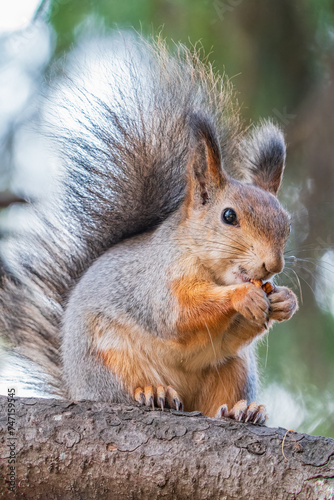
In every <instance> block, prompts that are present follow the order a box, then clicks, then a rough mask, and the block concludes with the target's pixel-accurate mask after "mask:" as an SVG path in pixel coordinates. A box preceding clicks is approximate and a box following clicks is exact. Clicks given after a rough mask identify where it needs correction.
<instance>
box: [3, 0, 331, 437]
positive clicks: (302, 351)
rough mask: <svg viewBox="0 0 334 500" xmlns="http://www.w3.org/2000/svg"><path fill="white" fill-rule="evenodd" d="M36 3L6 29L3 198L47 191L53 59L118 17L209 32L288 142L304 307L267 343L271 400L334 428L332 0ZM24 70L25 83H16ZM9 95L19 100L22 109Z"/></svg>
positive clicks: (218, 55) (213, 45)
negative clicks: (44, 147) (45, 150)
mask: <svg viewBox="0 0 334 500" xmlns="http://www.w3.org/2000/svg"><path fill="white" fill-rule="evenodd" d="M35 4H36V5H35V14H34V15H30V17H29V16H28V15H27V16H26V18H25V20H24V21H22V26H16V27H14V28H11V29H8V30H7V31H6V30H4V31H3V33H2V34H0V50H1V54H2V55H4V57H3V58H2V61H1V63H0V64H1V70H2V77H0V93H1V94H0V95H1V96H2V97H0V105H1V103H2V104H3V107H2V111H3V110H5V111H3V112H2V119H0V154H1V156H0V158H1V165H0V168H1V170H0V175H1V183H0V190H1V191H2V197H1V199H2V205H3V206H5V205H7V204H8V202H9V201H12V199H15V197H23V198H25V199H29V198H34V197H36V196H38V193H39V191H38V190H41V189H42V188H41V187H40V185H39V184H38V182H35V181H36V179H38V180H40V178H44V175H45V174H44V173H43V172H42V173H41V170H39V172H38V173H36V172H35V173H34V168H33V167H32V166H31V165H34V158H35V156H34V155H35V152H31V153H29V148H28V149H27V146H26V143H27V142H29V141H27V138H26V140H25V141H23V139H22V137H24V134H23V132H22V130H24V127H27V124H28V127H29V124H30V123H32V122H34V126H36V116H38V106H39V104H38V103H39V97H38V96H39V94H40V91H41V88H43V87H44V86H46V85H47V83H48V82H49V81H50V80H51V81H53V80H55V79H57V66H55V65H54V63H55V61H58V60H59V59H62V58H64V56H65V57H66V54H67V53H68V52H69V51H71V50H72V49H73V48H74V47H75V46H76V44H77V43H79V42H80V41H82V40H83V39H85V38H86V37H90V36H94V35H96V34H102V33H107V32H108V31H109V30H110V29H113V28H115V27H118V28H124V27H125V28H129V27H134V28H135V29H137V30H138V31H141V32H142V33H144V34H152V33H153V34H154V33H157V32H159V31H160V30H162V33H163V35H164V37H166V39H167V41H168V42H170V43H171V42H172V40H174V41H181V42H183V43H185V44H188V45H189V44H194V43H195V42H196V41H198V40H200V41H201V43H202V44H203V46H204V48H205V51H206V53H209V54H210V55H209V60H210V61H211V62H213V63H214V66H215V68H216V70H217V71H218V72H220V73H222V72H223V71H225V72H226V73H227V75H228V76H229V77H231V78H232V81H233V83H234V86H235V88H236V90H237V93H238V98H239V101H240V103H241V105H242V111H241V112H242V115H243V118H244V120H245V122H246V124H247V123H249V121H250V120H257V119H259V118H260V117H264V118H265V117H272V118H273V119H274V120H276V122H277V123H278V124H279V125H281V126H282V127H283V129H284V131H285V133H286V138H287V143H288V161H287V169H286V175H285V180H284V184H283V188H282V189H281V195H280V197H281V200H282V202H283V203H284V204H285V206H286V207H287V208H288V209H289V210H290V212H291V214H292V220H293V232H292V235H291V239H290V242H289V245H288V248H287V259H286V264H287V265H286V270H285V271H284V273H283V275H282V276H281V278H280V282H281V283H284V284H286V285H287V286H291V287H292V288H293V289H294V290H295V291H296V293H297V294H298V296H299V298H300V301H301V307H300V311H299V312H298V313H297V314H296V316H295V317H294V318H293V319H292V320H291V321H290V322H288V323H287V324H282V325H277V326H276V327H275V328H274V329H273V330H272V331H271V332H270V334H269V337H268V339H265V340H264V342H263V343H262V345H261V346H260V348H259V360H260V366H261V380H262V382H263V387H262V400H264V401H265V402H266V404H267V406H268V409H269V412H270V414H271V421H270V424H272V425H280V426H284V427H287V428H294V429H295V430H298V431H305V432H309V433H313V434H321V435H327V436H332V437H334V230H333V226H334V224H333V221H334V85H333V75H334V2H333V1H331V0H299V1H295V2H293V1H291V0H281V1H279V2H277V1H276V0H247V1H246V0H202V1H195V0H178V1H177V0H124V1H123V2H119V1H117V2H116V1H111V0H108V1H107V0H95V1H94V2H92V1H87V0H80V1H79V0H53V1H50V2H42V3H41V4H39V5H37V2H36V1H35ZM36 9H37V10H36ZM2 24H4V23H2ZM15 64H16V66H15V68H16V69H15V68H14V69H13V65H15ZM17 68H19V70H18V69H17ZM15 71H16V72H17V75H16V79H15V78H14V77H15ZM18 71H19V72H18ZM6 72H7V73H6ZM6 74H7V76H6ZM13 75H14V76H13ZM20 75H21V87H20V89H21V90H20V89H19V87H17V88H16V87H15V85H16V86H17V85H18V78H20ZM11 78H12V80H11ZM24 78H25V79H26V91H25V92H24V89H23V83H22V81H24ZM11 81H15V82H16V83H15V85H14V88H13V84H11ZM22 89H23V90H22ZM8 95H9V96H12V98H13V99H14V101H15V105H14V104H13V105H12V107H11V106H10V104H9V98H8ZM13 96H14V97H13ZM14 101H13V102H14ZM37 122H38V120H37ZM22 141H23V142H22ZM22 144H23V146H24V147H23V150H22V149H20V145H22ZM24 148H26V149H24ZM22 151H23V152H22ZM22 172H23V173H22ZM12 213H14V212H13V210H12V209H3V211H2V213H0V223H1V224H2V226H1V228H2V229H1V231H2V233H1V234H2V237H5V235H6V232H7V230H8V228H9V227H10V226H11V225H13V224H14V225H15V218H13V217H12ZM13 220H14V222H13ZM297 258H298V259H299V260H297Z"/></svg>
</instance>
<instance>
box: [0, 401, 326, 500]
mask: <svg viewBox="0 0 334 500" xmlns="http://www.w3.org/2000/svg"><path fill="white" fill-rule="evenodd" d="M0 408H1V410H0V411H1V414H0V416H1V428H0V440H1V443H2V451H1V458H2V459H3V460H1V466H0V477H1V481H0V496H2V497H3V498H8V499H9V498H24V499H30V498H31V499H34V500H38V499H43V500H45V499H46V498H47V499H58V498H61V499H63V500H66V499H69V498H71V499H72V498H73V499H79V498H80V499H82V500H83V499H87V500H88V499H89V500H93V499H99V500H103V499H108V500H110V499H117V500H122V499H129V498H135V499H139V498H141V499H150V500H151V499H160V498H164V499H175V498H177V499H191V500H196V499H209V498H210V499H211V498H219V499H243V498H247V499H255V498H256V499H257V500H258V499H259V500H260V499H266V500H267V499H268V498H273V499H275V500H280V499H282V500H283V499H284V500H286V499H297V498H298V499H314V500H315V499H320V498H322V499H330V498H333V491H334V440H333V439H330V438H321V437H320V438H319V437H314V436H308V435H305V434H298V433H295V432H289V433H288V434H286V431H285V430H284V429H281V428H278V429H272V428H268V427H264V426H259V425H252V424H241V423H238V422H234V421H231V420H229V419H221V420H217V419H213V418H207V417H204V416H202V415H201V414H200V413H198V412H193V413H182V412H176V411H164V412H161V411H158V410H154V411H153V410H151V409H148V408H140V407H136V406H135V407H133V406H125V405H110V404H107V403H95V402H94V403H92V402H87V401H83V402H80V403H71V402H68V401H62V400H55V399H33V398H19V399H15V401H14V407H12V406H10V403H9V400H7V398H6V397H1V398H0ZM12 408H14V410H15V411H14V412H13V411H12ZM8 415H9V417H10V418H12V419H13V420H8ZM8 423H9V424H13V425H12V426H11V425H9V427H8ZM10 432H12V433H13V434H12V435H11V434H10ZM284 437H285V439H284ZM283 440H284V443H283ZM282 443H283V444H284V448H282ZM13 451H14V453H15V464H14V465H15V468H14V473H15V484H16V493H15V496H14V493H10V492H8V487H9V482H8V479H9V478H10V477H12V478H13V473H12V476H9V475H8V474H9V472H10V469H9V467H10V464H9V463H8V460H10V458H11V456H13ZM284 455H285V457H286V459H285V458H284ZM5 478H6V481H5V480H4V479H5Z"/></svg>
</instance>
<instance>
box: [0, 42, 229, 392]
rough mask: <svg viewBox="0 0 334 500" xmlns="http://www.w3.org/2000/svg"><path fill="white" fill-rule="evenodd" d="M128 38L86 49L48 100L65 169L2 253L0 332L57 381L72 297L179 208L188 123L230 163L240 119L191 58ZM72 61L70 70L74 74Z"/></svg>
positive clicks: (225, 91) (221, 86)
mask: <svg viewBox="0 0 334 500" xmlns="http://www.w3.org/2000/svg"><path fill="white" fill-rule="evenodd" d="M173 52H174V53H173V54H172V55H171V53H170V52H168V51H167V49H166V46H165V44H164V43H163V42H162V41H159V40H158V41H153V42H147V41H145V40H143V39H141V38H140V37H137V36H134V35H130V34H118V35H117V36H114V37H111V38H105V39H103V40H95V41H90V42H86V43H85V44H84V45H82V46H81V47H80V48H79V49H77V51H76V53H75V54H74V56H71V57H70V58H69V60H70V63H71V64H70V66H69V68H68V69H67V71H66V73H67V76H66V77H62V81H61V82H60V83H59V85H58V88H57V90H55V89H54V90H53V94H52V96H53V97H52V101H53V102H57V105H53V106H51V111H50V116H49V121H50V123H51V124H52V125H51V128H50V129H49V135H51V136H54V137H56V143H57V150H58V151H59V155H60V157H61V160H62V161H61V164H62V167H61V170H60V172H59V183H58V184H59V185H58V188H57V190H55V191H56V192H55V195H54V196H53V199H52V200H50V201H49V202H48V203H47V204H46V203H45V202H43V203H39V204H36V206H34V207H32V208H31V214H30V216H29V217H30V222H31V223H30V229H29V230H28V231H27V232H26V233H25V234H24V235H20V237H17V236H16V237H15V236H13V237H11V239H10V241H8V242H6V245H5V247H4V249H3V258H4V260H5V261H6V264H7V268H8V269H9V270H10V273H9V275H8V276H7V277H6V279H5V280H4V282H3V285H2V289H1V291H0V328H1V334H2V335H3V337H5V338H7V339H8V340H9V341H10V342H11V344H12V345H14V346H16V347H15V350H16V351H18V352H20V353H21V354H22V355H23V356H26V357H28V358H30V359H32V360H34V361H35V362H37V363H38V364H39V365H41V366H42V367H44V369H45V370H47V372H48V373H49V374H50V375H51V376H52V377H53V380H52V382H53V384H54V385H57V383H58V381H59V380H60V364H61V363H60V359H59V343H60V339H59V326H60V323H61V318H62V312H63V307H64V304H65V302H66V297H67V296H68V293H69V291H70V290H71V288H72V287H73V285H74V284H75V282H76V281H77V279H78V278H79V277H80V276H81V275H82V273H84V271H85V270H86V269H87V268H88V267H89V265H90V263H91V262H92V261H93V260H94V259H96V258H97V257H98V256H99V255H101V254H102V253H103V252H104V251H105V250H106V249H107V248H109V247H110V246H112V245H114V244H115V243H117V242H119V241H120V240H122V239H124V238H126V237H129V236H131V235H134V234H136V233H140V232H142V231H145V230H147V229H149V228H152V227H154V226H156V225H158V224H159V223H160V222H161V221H162V220H164V219H165V218H166V217H167V216H168V214H170V213H171V212H172V211H174V210H175V209H176V208H177V207H178V205H179V204H180V202H181V201H182V199H183V195H184V187H185V166H186V164H187V162H188V159H189V158H190V155H191V144H192V135H191V128H190V125H189V121H190V117H191V116H192V115H193V114H194V113H198V112H200V113H201V114H202V115H203V114H204V115H207V116H208V117H209V118H210V120H211V122H213V123H214V125H215V126H216V130H217V133H218V135H219V136H220V141H221V146H222V152H223V159H224V161H225V163H226V164H227V167H228V164H229V163H231V162H233V157H234V153H235V151H236V147H237V146H236V144H237V136H238V132H239V129H238V117H237V114H236V113H235V111H234V109H233V104H232V101H231V90H230V88H229V85H228V83H226V82H225V81H224V82H223V80H222V79H216V77H215V75H214V73H213V71H212V68H211V67H210V66H209V65H205V64H203V63H202V62H200V57H199V55H198V53H197V51H196V50H193V51H189V50H187V49H186V48H185V47H183V46H180V45H178V46H175V47H174V51H173ZM73 59H75V61H76V62H74V63H73Z"/></svg>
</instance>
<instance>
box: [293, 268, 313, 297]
mask: <svg viewBox="0 0 334 500" xmlns="http://www.w3.org/2000/svg"><path fill="white" fill-rule="evenodd" d="M287 269H288V270H290V271H292V272H293V273H294V274H295V275H296V277H297V278H298V281H299V283H300V279H302V280H303V281H304V283H306V284H307V286H308V287H309V288H310V290H311V291H312V293H313V295H314V296H315V291H314V290H313V288H312V287H311V285H310V284H309V282H308V281H306V280H305V279H304V278H303V277H302V276H299V275H298V274H297V273H296V271H295V270H294V269H292V268H291V267H287ZM299 278H300V279H299ZM302 303H303V302H302Z"/></svg>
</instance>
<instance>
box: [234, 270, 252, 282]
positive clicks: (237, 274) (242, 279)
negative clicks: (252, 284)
mask: <svg viewBox="0 0 334 500" xmlns="http://www.w3.org/2000/svg"><path fill="white" fill-rule="evenodd" d="M233 274H234V276H235V278H236V283H248V282H249V281H250V280H251V278H250V277H249V276H248V275H247V274H245V273H243V272H234V273H233Z"/></svg>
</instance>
